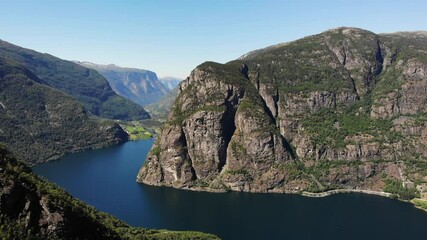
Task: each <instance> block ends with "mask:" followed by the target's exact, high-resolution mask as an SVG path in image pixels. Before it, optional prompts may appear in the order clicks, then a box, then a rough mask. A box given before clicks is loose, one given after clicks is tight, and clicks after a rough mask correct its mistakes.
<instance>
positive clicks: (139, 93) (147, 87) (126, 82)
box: [77, 62, 170, 105]
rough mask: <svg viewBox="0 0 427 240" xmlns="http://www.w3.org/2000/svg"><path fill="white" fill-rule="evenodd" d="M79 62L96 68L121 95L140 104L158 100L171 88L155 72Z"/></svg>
mask: <svg viewBox="0 0 427 240" xmlns="http://www.w3.org/2000/svg"><path fill="white" fill-rule="evenodd" d="M77 63H78V64H80V65H82V66H84V67H87V68H91V69H94V70H96V71H98V72H99V73H100V74H101V75H102V76H104V77H105V78H106V79H107V80H108V82H109V83H110V86H111V87H112V88H113V90H114V91H115V92H116V93H117V94H118V95H120V96H122V97H124V98H127V99H129V100H131V101H133V102H135V103H138V104H139V105H147V104H150V103H154V102H157V101H158V100H160V99H161V98H162V97H163V96H165V95H167V94H168V93H169V92H170V90H169V89H168V88H166V87H165V86H163V84H162V83H161V82H160V81H159V79H158V78H157V75H156V73H155V72H152V71H148V70H142V69H136V68H122V67H119V66H116V65H114V64H109V65H100V64H94V63H90V62H77Z"/></svg>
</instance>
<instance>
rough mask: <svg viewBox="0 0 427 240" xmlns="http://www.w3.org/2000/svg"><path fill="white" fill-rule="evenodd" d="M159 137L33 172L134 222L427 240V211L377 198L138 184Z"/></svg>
mask: <svg viewBox="0 0 427 240" xmlns="http://www.w3.org/2000/svg"><path fill="white" fill-rule="evenodd" d="M153 142H154V140H142V141H133V142H127V143H125V144H122V145H119V146H114V147H110V148H105V149H97V150H89V151H86V152H81V153H74V154H69V155H66V156H65V157H63V158H62V159H60V160H58V161H53V162H49V163H46V164H42V165H38V166H36V167H34V168H33V170H34V171H35V172H36V173H37V174H39V175H42V176H44V177H45V178H47V179H49V180H50V181H52V182H55V183H57V184H58V185H60V186H62V187H63V188H65V189H66V190H67V191H68V192H70V193H71V194H72V195H73V196H75V197H77V198H79V199H81V200H83V201H85V202H87V203H89V204H91V205H93V206H95V207H96V208H97V209H99V210H102V211H105V212H108V213H111V214H112V215H114V216H116V217H118V218H120V219H122V220H124V221H126V222H127V223H129V224H131V225H134V226H143V227H148V228H163V229H173V230H198V231H205V232H210V233H214V234H216V235H218V236H220V237H222V238H223V239H291V240H293V239H298V240H299V239H304V240H305V239H325V240H326V239H327V240H334V239H337V240H338V239H339V240H341V239H355V240H356V239H357V240H360V239H365V240H369V239H386V240H393V239H399V240H400V239H404V240H406V239H427V213H424V212H423V211H421V210H418V209H416V208H414V207H413V206H412V205H410V204H408V203H404V202H400V201H397V200H391V199H388V198H383V197H378V196H371V195H364V194H338V195H333V196H330V197H326V198H307V197H302V196H297V195H287V194H253V193H236V192H233V193H205V192H192V191H184V190H176V189H172V188H162V187H151V186H146V185H142V184H138V183H136V182H135V179H136V175H137V173H138V170H139V168H140V166H141V165H142V163H143V161H144V159H145V156H146V154H147V153H148V151H149V149H150V147H151V145H152V144H153Z"/></svg>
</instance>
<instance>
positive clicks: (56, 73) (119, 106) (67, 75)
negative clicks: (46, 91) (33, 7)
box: [0, 40, 150, 120]
mask: <svg viewBox="0 0 427 240" xmlns="http://www.w3.org/2000/svg"><path fill="white" fill-rule="evenodd" d="M0 54H1V56H2V57H3V58H5V59H10V60H14V61H15V62H18V63H20V64H22V65H23V66H24V67H25V68H26V69H28V70H29V71H31V72H32V73H33V74H35V75H36V76H37V77H38V78H39V79H40V80H41V81H42V82H41V83H42V84H45V85H49V86H51V87H53V88H56V89H58V90H61V91H63V92H66V93H67V94H70V95H72V96H73V97H74V98H76V99H77V100H78V101H79V102H81V103H82V104H83V105H84V106H85V108H86V109H87V110H88V111H89V112H90V113H92V114H93V115H96V116H99V117H103V118H109V119H121V120H141V119H146V118H149V117H150V116H149V114H148V113H147V112H145V110H144V109H143V108H142V107H141V106H138V105H137V104H135V103H133V102H131V101H129V100H126V99H124V98H122V97H120V96H118V95H117V94H115V93H114V91H113V90H112V89H111V87H110V86H109V84H108V82H107V80H106V79H105V78H104V77H102V76H101V75H99V74H98V73H97V72H96V71H94V70H91V69H88V68H85V67H82V66H80V65H78V64H75V63H73V62H71V61H67V60H63V59H60V58H57V57H55V56H53V55H50V54H46V53H39V52H37V51H34V50H31V49H27V48H23V47H20V46H17V45H14V44H11V43H8V42H6V41H2V40H0Z"/></svg>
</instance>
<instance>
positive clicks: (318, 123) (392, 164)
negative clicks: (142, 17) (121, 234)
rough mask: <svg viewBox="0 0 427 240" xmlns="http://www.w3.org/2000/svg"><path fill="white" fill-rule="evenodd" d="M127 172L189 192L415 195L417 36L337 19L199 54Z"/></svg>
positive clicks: (426, 86)
mask: <svg viewBox="0 0 427 240" xmlns="http://www.w3.org/2000/svg"><path fill="white" fill-rule="evenodd" d="M137 180H138V181H139V182H143V183H146V184H150V185H163V186H172V187H176V188H188V189H197V190H207V191H217V190H234V191H248V192H300V191H309V192H323V191H326V190H329V189H340V188H344V189H368V190H376V191H383V190H385V191H389V192H392V193H396V194H398V195H399V196H400V197H402V198H412V197H414V196H416V195H417V190H416V189H415V188H412V187H413V186H414V187H418V186H419V185H422V184H424V183H425V182H427V37H426V34H425V32H419V33H397V34H375V33H372V32H370V31H366V30H362V29H357V28H344V27H342V28H337V29H332V30H328V31H326V32H323V33H320V34H317V35H313V36H308V37H305V38H302V39H299V40H297V41H293V42H290V43H286V44H279V45H276V46H273V47H269V48H266V49H263V50H258V51H254V52H251V53H249V54H246V55H244V56H243V57H241V58H240V59H238V60H235V61H231V62H229V63H226V64H219V63H214V62H205V63H203V64H201V65H199V66H198V67H196V69H194V70H193V71H192V73H191V75H190V77H189V78H188V79H186V80H184V81H183V82H182V83H181V85H180V89H179V95H178V97H177V99H176V101H175V103H174V105H173V108H172V111H171V113H170V115H169V117H168V120H167V121H166V123H165V124H164V125H163V127H162V132H161V133H160V135H159V137H158V138H157V141H156V144H155V145H154V146H153V148H152V149H151V151H150V153H149V155H148V156H147V159H146V161H145V163H144V165H143V166H142V168H141V170H140V172H139V174H138V177H137Z"/></svg>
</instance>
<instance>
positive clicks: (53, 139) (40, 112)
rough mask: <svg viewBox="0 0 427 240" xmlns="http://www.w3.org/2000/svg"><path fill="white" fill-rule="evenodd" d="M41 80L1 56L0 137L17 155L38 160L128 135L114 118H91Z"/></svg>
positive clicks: (67, 97) (120, 140)
mask: <svg viewBox="0 0 427 240" xmlns="http://www.w3.org/2000/svg"><path fill="white" fill-rule="evenodd" d="M41 81H42V80H40V79H38V78H37V77H36V76H35V75H34V74H32V73H31V72H30V71H28V70H27V69H25V68H23V67H20V66H18V65H16V64H15V63H13V61H10V60H5V59H2V58H0V102H1V105H0V142H2V143H4V144H5V145H7V147H8V148H9V149H10V150H11V151H12V152H13V153H14V154H15V155H16V156H17V157H18V158H19V159H20V160H23V161H26V162H28V163H39V162H43V161H46V160H47V159H54V158H58V157H60V156H61V155H63V154H64V153H66V152H74V151H78V150H83V149H87V148H98V147H103V146H108V145H112V144H117V143H120V142H123V141H126V140H127V134H126V133H125V132H124V131H123V130H122V129H121V128H120V127H119V126H118V125H117V124H115V123H113V122H111V121H109V120H95V119H91V118H89V116H88V113H87V112H86V111H85V108H84V107H83V106H82V105H81V104H80V103H79V102H77V101H76V100H75V99H74V98H72V97H71V96H69V95H68V94H66V93H63V92H61V91H58V90H56V89H53V88H51V87H48V86H46V85H43V84H40V83H39V82H41Z"/></svg>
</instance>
